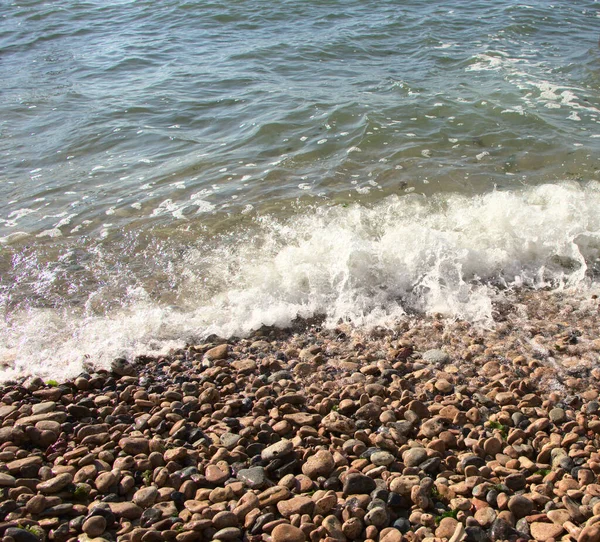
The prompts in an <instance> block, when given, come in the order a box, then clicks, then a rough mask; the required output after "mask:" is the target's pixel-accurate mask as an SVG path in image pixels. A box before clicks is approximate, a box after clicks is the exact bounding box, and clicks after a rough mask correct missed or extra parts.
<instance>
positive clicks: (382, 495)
mask: <svg viewBox="0 0 600 542" xmlns="http://www.w3.org/2000/svg"><path fill="white" fill-rule="evenodd" d="M376 483H377V482H376ZM389 496H390V492H389V491H388V490H387V489H385V488H381V487H377V488H375V489H374V490H373V491H372V492H371V499H373V500H375V499H379V500H381V501H387V500H388V497H389Z"/></svg>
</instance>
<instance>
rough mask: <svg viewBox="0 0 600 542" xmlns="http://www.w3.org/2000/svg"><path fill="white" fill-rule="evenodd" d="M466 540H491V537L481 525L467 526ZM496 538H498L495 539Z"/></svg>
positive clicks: (470, 541) (485, 541) (469, 541)
mask: <svg viewBox="0 0 600 542" xmlns="http://www.w3.org/2000/svg"><path fill="white" fill-rule="evenodd" d="M465 534H466V538H465V541H466V542H489V541H490V537H489V536H488V535H487V534H486V533H485V531H484V530H483V529H482V528H481V527H475V526H473V527H467V528H466V529H465ZM494 540H496V539H494Z"/></svg>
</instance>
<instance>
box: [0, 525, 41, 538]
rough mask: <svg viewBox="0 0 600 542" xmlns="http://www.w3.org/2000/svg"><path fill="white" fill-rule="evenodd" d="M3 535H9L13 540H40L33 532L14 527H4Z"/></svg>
mask: <svg viewBox="0 0 600 542" xmlns="http://www.w3.org/2000/svg"><path fill="white" fill-rule="evenodd" d="M4 536H10V537H11V538H12V539H13V540H14V541H15V542H40V539H39V538H38V537H37V536H35V535H34V534H33V533H30V532H29V531H26V530H25V529H19V528H16V527H10V528H8V529H6V531H4Z"/></svg>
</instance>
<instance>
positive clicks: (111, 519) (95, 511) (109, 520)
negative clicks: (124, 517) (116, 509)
mask: <svg viewBox="0 0 600 542" xmlns="http://www.w3.org/2000/svg"><path fill="white" fill-rule="evenodd" d="M92 516H102V517H103V518H104V519H105V520H106V528H107V529H110V528H111V527H112V526H113V525H114V524H115V521H116V518H115V515H114V514H113V513H112V512H111V510H110V507H109V506H108V504H102V503H101V504H98V505H96V506H94V508H92V509H91V510H90V511H89V513H88V515H87V516H86V517H85V518H84V520H83V521H85V520H86V519H88V518H91V517H92ZM82 525H83V522H82Z"/></svg>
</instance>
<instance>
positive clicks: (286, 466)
mask: <svg viewBox="0 0 600 542" xmlns="http://www.w3.org/2000/svg"><path fill="white" fill-rule="evenodd" d="M512 295H515V296H516V298H517V299H518V300H519V303H521V304H522V305H523V306H527V307H528V306H529V305H528V303H531V299H534V298H535V296H534V297H533V298H531V299H530V298H526V297H525V298H524V297H521V294H520V293H519V292H513V294H512ZM537 295H541V296H544V299H545V302H549V299H550V298H548V295H550V294H549V293H543V292H538V293H536V296H537ZM550 305H552V303H550ZM545 307H546V305H543V306H541V305H536V306H535V307H534V308H535V310H532V311H530V314H531V315H543V314H547V312H544V311H545V310H546V308H545ZM498 310H502V309H501V308H499V309H498ZM560 310H563V308H562V306H561V309H560ZM575 312H577V311H575ZM596 313H597V311H592V312H591V313H589V315H587V316H586V315H583V316H582V314H576V315H574V314H572V313H571V312H569V311H568V310H566V309H565V310H564V311H563V312H561V320H560V322H556V321H553V320H552V318H542V317H541V316H540V317H539V318H538V316H535V322H536V325H535V326H533V327H532V328H531V329H530V328H527V331H526V333H527V336H528V338H529V339H530V340H528V341H523V340H521V338H522V333H524V332H525V328H523V329H521V328H519V326H518V325H517V324H516V323H515V321H513V319H511V318H509V319H507V320H505V321H502V322H499V323H498V324H497V325H498V326H499V327H498V329H497V330H496V329H494V330H488V329H483V328H481V329H479V328H471V327H468V326H466V324H465V323H464V322H458V321H457V322H444V321H441V320H438V319H435V318H433V317H432V318H429V317H423V318H421V317H419V318H415V319H413V320H411V322H412V323H411V325H410V326H408V327H406V328H404V327H399V328H398V329H396V330H386V329H381V330H380V329H374V330H373V331H372V332H371V334H370V335H365V334H363V332H362V331H360V330H358V329H353V330H350V329H349V328H347V327H345V324H343V323H341V324H339V326H338V329H335V330H333V329H329V328H321V327H318V326H315V327H312V328H310V330H305V331H301V332H297V331H293V332H292V331H289V332H288V331H282V330H276V329H272V328H265V329H264V330H260V331H258V332H257V334H256V336H254V335H252V336H250V337H249V338H246V339H235V340H234V339H232V340H231V341H230V342H229V343H222V342H221V340H220V339H217V338H214V337H211V338H210V339H209V340H210V341H211V342H207V343H206V344H197V345H194V344H190V345H188V346H187V347H186V348H184V349H180V350H173V352H172V353H169V354H168V355H165V356H162V357H160V358H148V359H144V360H143V362H141V363H138V362H137V361H135V362H129V361H127V360H124V359H121V360H115V361H114V363H113V364H112V365H111V366H110V370H108V371H105V370H98V371H97V372H94V371H95V370H94V369H92V368H91V367H90V368H89V372H88V373H82V374H81V375H79V376H78V377H76V378H75V379H74V380H73V381H72V382H65V383H63V384H61V385H60V386H59V387H57V388H56V389H55V388H51V387H48V386H46V385H45V384H44V382H43V381H42V380H41V379H35V378H33V379H29V380H28V381H27V382H20V383H17V384H16V385H14V384H6V385H5V386H0V421H1V422H2V424H1V425H2V427H0V437H2V446H0V488H2V489H3V493H4V498H3V500H2V502H1V503H0V512H1V513H2V518H3V519H4V520H5V521H4V524H5V529H6V533H9V532H14V533H15V535H16V538H15V537H13V540H16V539H17V538H19V537H30V535H32V533H30V532H29V531H27V530H25V529H19V528H18V525H23V526H25V525H27V526H29V525H34V526H39V528H40V529H41V530H42V531H44V539H46V540H55V541H56V542H71V541H73V540H80V541H89V540H94V539H96V540H123V542H126V541H127V542H162V541H163V540H165V541H166V542H186V541H190V542H193V541H194V540H200V539H206V540H208V539H214V540H231V541H239V540H248V541H249V542H256V541H258V540H259V538H260V539H262V538H263V536H265V537H266V536H269V537H270V539H271V540H273V541H274V542H284V541H288V540H289V541H292V542H293V541H296V540H297V541H308V540H311V542H312V541H313V540H315V541H316V540H327V541H328V542H335V541H340V542H341V541H343V540H345V541H350V540H356V541H359V542H363V541H365V540H367V541H369V542H402V540H404V539H411V540H422V541H423V542H425V541H427V542H430V541H432V540H434V539H443V540H448V541H449V542H462V541H463V540H466V541H467V542H468V541H471V540H473V541H477V542H479V541H481V542H484V541H487V540H517V539H519V538H521V539H530V538H532V539H535V540H547V539H549V538H550V537H552V538H554V539H561V538H563V537H565V536H569V537H570V538H571V539H572V540H579V541H583V542H591V541H596V540H597V541H598V542H600V528H599V527H596V525H600V522H598V523H596V521H597V519H598V518H597V517H596V516H600V484H598V483H597V482H598V476H599V475H600V451H599V450H598V449H597V448H596V446H597V435H598V434H600V421H598V420H597V419H596V418H597V414H598V412H599V411H600V408H599V407H598V392H597V388H598V386H599V385H600V370H596V369H595V368H592V369H590V370H587V372H586V373H585V378H583V377H580V376H578V374H577V373H576V371H575V370H574V369H569V370H568V371H566V372H565V373H564V374H562V373H560V371H561V369H560V368H561V366H562V365H561V364H564V366H565V367H572V365H569V364H574V363H575V360H581V359H584V358H585V356H584V357H582V356H581V354H580V353H577V349H578V348H579V345H580V344H581V345H585V348H586V349H590V350H589V352H588V351H587V350H586V354H585V355H586V356H587V355H589V356H592V354H593V355H596V352H598V353H600V338H596V336H595V333H596V331H595V330H597V329H600V316H598V315H597V314H596ZM590 315H591V316H590ZM586 318H592V319H593V325H592V324H590V323H589V322H587V323H586ZM425 322H427V325H425ZM411 326H412V327H411ZM570 328H573V330H577V333H575V331H573V333H572V335H573V336H577V337H583V338H582V339H581V340H580V342H579V343H576V344H575V343H571V342H568V343H567V344H568V345H569V346H568V347H566V348H562V347H560V345H561V344H563V342H562V341H563V340H564V337H565V336H567V338H568V337H570V336H571V335H568V334H567V335H565V329H570ZM579 328H582V329H581V330H580V331H579ZM569 333H571V332H570V331H569ZM219 343H220V344H219ZM532 344H539V345H543V346H544V348H546V349H547V351H551V352H552V355H553V356H554V357H555V361H554V362H553V363H552V364H547V363H546V361H545V359H544V357H543V356H542V355H541V352H542V350H539V349H537V350H536V349H535V348H533V346H532ZM441 345H443V346H441ZM556 345H559V347H556ZM568 349H570V350H571V352H570V353H569V352H568V351H567V350H568ZM419 352H422V353H423V354H419ZM504 359H506V360H507V361H506V362H505V361H503V360H504ZM585 359H587V358H585ZM590 359H591V358H590ZM451 360H457V362H456V364H455V365H450V361H451ZM458 360H460V363H459V361H458ZM577 363H581V361H578V362H577ZM553 379H554V380H553ZM552 381H560V382H562V383H563V387H562V388H560V389H556V390H555V389H546V388H545V387H544V386H545V383H546V382H552ZM449 511H452V512H453V514H457V517H456V519H455V518H453V517H442V516H444V515H445V513H447V512H449ZM446 515H447V514H446ZM10 529H13V531H10ZM25 540H27V539H25ZM36 540H37V537H36ZM7 542H9V541H8V540H7ZM17 542H18V541H17ZM32 542H33V540H32Z"/></svg>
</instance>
